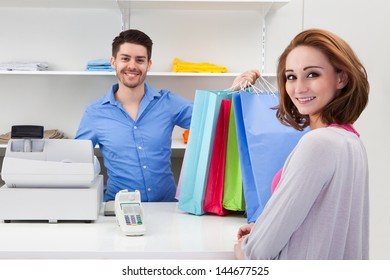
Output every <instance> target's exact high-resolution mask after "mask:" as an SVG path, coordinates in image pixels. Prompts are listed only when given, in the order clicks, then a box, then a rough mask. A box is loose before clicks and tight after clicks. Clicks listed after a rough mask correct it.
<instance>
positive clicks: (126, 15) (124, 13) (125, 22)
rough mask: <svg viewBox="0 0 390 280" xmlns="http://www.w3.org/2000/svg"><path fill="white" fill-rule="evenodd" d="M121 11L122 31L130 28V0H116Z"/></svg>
mask: <svg viewBox="0 0 390 280" xmlns="http://www.w3.org/2000/svg"><path fill="white" fill-rule="evenodd" d="M116 3H117V4H118V8H119V10H120V12H121V21H122V26H121V28H122V31H124V30H127V29H130V17H131V1H124V0H116Z"/></svg>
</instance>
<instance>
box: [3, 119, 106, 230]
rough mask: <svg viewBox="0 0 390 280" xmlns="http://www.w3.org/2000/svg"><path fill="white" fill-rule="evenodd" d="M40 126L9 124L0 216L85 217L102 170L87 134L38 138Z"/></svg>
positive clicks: (92, 213) (94, 203)
mask: <svg viewBox="0 0 390 280" xmlns="http://www.w3.org/2000/svg"><path fill="white" fill-rule="evenodd" d="M43 132H44V130H43V127H42V126H13V127H12V131H11V139H10V140H9V142H8V145H7V148H6V151H5V156H4V160H3V166H2V169H1V177H2V180H3V181H4V182H5V184H4V185H3V186H1V187H0V220H2V221H4V222H11V221H16V220H19V221H20V220H23V221H32V220H36V221H39V220H43V221H48V222H49V223H56V222H58V221H60V220H66V221H86V222H91V221H94V220H96V219H97V218H98V216H99V212H100V206H101V204H102V200H103V175H100V164H99V161H98V159H97V158H96V156H95V155H94V148H93V145H92V142H91V141H90V140H78V139H77V140H76V139H43Z"/></svg>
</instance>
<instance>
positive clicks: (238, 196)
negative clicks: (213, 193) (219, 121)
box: [222, 100, 245, 211]
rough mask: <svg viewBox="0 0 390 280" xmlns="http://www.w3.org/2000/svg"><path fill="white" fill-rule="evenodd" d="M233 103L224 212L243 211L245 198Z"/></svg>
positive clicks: (227, 147)
mask: <svg viewBox="0 0 390 280" xmlns="http://www.w3.org/2000/svg"><path fill="white" fill-rule="evenodd" d="M233 103H234V100H232V106H231V108H230V116H229V129H228V139H227V145H226V160H225V180H224V187H223V201H222V206H223V208H224V209H226V210H232V211H244V210H245V198H244V190H243V186H242V175H241V166H240V157H239V154H238V143H237V132H236V120H235V115H234V105H233Z"/></svg>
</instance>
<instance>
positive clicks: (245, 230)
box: [237, 223, 255, 240]
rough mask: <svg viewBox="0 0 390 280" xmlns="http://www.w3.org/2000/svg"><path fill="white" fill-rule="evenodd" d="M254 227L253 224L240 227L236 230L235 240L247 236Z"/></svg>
mask: <svg viewBox="0 0 390 280" xmlns="http://www.w3.org/2000/svg"><path fill="white" fill-rule="evenodd" d="M254 225H255V223H250V224H246V225H243V226H241V227H240V228H239V229H238V233H237V239H238V240H240V239H241V238H243V237H244V236H245V235H248V234H249V233H250V232H251V230H252V228H253V226H254Z"/></svg>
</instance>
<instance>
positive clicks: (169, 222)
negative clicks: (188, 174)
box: [0, 202, 246, 259]
mask: <svg viewBox="0 0 390 280" xmlns="http://www.w3.org/2000/svg"><path fill="white" fill-rule="evenodd" d="M143 207H144V212H145V225H146V234H145V235H144V236H125V235H124V234H123V233H122V232H121V230H120V228H119V226H118V225H117V222H116V219H115V217H105V216H102V215H101V216H99V218H98V220H97V221H95V222H93V223H84V222H59V223H57V224H49V223H47V222H31V221H26V222H24V221H13V222H11V223H3V222H0V258H1V259H20V258H24V259H26V258H27V259H31V258H34V259H35V258H39V259H122V258H126V259H234V253H233V246H234V244H235V243H236V235H237V231H238V228H239V227H240V226H241V225H243V224H245V223H246V219H245V218H244V217H243V216H242V215H230V216H224V217H220V216H216V215H211V214H207V215H203V216H194V215H191V214H187V213H184V212H182V211H180V210H178V209H177V203H166V202H160V203H151V202H150V203H143Z"/></svg>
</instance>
